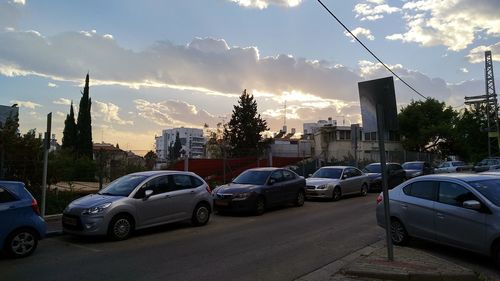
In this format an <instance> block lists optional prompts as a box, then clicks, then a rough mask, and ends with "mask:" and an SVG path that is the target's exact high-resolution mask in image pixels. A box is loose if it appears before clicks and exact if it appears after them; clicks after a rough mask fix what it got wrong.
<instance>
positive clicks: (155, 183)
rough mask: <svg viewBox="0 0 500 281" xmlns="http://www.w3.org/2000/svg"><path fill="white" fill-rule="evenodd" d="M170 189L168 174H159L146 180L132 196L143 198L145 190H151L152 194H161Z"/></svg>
mask: <svg viewBox="0 0 500 281" xmlns="http://www.w3.org/2000/svg"><path fill="white" fill-rule="evenodd" d="M169 189H170V184H169V180H168V176H161V177H156V178H154V179H151V180H150V181H148V182H146V183H145V184H144V185H143V186H142V187H141V188H140V189H139V190H138V191H137V193H136V194H135V196H134V198H143V197H144V196H145V192H146V190H152V191H153V194H152V195H156V194H162V193H165V192H168V191H169Z"/></svg>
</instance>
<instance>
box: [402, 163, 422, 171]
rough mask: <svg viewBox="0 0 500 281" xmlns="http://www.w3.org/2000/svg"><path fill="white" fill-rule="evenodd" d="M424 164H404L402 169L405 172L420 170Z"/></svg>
mask: <svg viewBox="0 0 500 281" xmlns="http://www.w3.org/2000/svg"><path fill="white" fill-rule="evenodd" d="M423 166H424V163H404V164H403V169H405V170H422V167H423Z"/></svg>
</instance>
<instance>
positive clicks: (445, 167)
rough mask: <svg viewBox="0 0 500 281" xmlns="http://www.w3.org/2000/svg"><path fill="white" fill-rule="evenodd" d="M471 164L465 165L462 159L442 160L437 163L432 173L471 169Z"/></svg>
mask: <svg viewBox="0 0 500 281" xmlns="http://www.w3.org/2000/svg"><path fill="white" fill-rule="evenodd" d="M472 169H473V166H471V165H467V164H466V163H465V162H463V161H444V162H442V163H441V164H439V165H438V166H437V167H436V168H435V169H434V173H435V174H439V173H456V172H462V171H468V170H472Z"/></svg>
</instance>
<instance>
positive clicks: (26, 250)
mask: <svg viewBox="0 0 500 281" xmlns="http://www.w3.org/2000/svg"><path fill="white" fill-rule="evenodd" d="M46 231H47V226H46V224H45V221H44V220H43V218H42V217H41V216H40V211H39V209H38V203H37V202H36V200H35V198H33V196H32V195H31V194H30V193H29V191H28V190H27V189H26V187H25V186H24V183H22V182H16V181H0V246H2V247H1V248H3V250H4V251H5V252H7V254H9V255H10V256H11V257H14V258H21V257H26V256H29V255H31V254H32V253H33V252H34V251H35V249H36V247H37V245H38V240H40V239H42V238H43V237H44V236H45V233H46Z"/></svg>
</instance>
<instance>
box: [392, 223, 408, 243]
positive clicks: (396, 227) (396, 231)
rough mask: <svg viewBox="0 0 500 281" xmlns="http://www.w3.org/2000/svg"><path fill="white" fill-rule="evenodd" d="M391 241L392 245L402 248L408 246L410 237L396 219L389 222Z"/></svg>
mask: <svg viewBox="0 0 500 281" xmlns="http://www.w3.org/2000/svg"><path fill="white" fill-rule="evenodd" d="M391 240H392V243H393V244H394V245H398V246H404V245H407V244H408V241H409V240H410V236H409V235H408V232H407V231H406V228H405V226H404V225H403V223H402V222H401V221H400V220H398V219H392V220H391Z"/></svg>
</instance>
